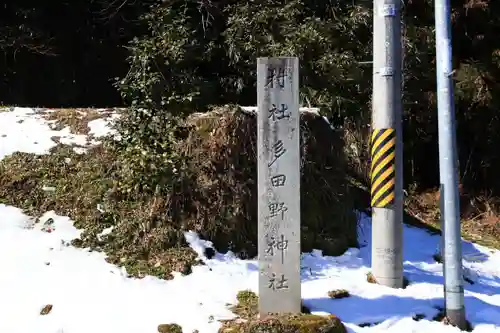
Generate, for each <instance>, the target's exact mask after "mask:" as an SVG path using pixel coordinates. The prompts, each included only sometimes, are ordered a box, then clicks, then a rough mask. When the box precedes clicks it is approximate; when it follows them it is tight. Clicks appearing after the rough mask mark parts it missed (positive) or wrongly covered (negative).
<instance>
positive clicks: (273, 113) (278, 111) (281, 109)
mask: <svg viewBox="0 0 500 333" xmlns="http://www.w3.org/2000/svg"><path fill="white" fill-rule="evenodd" d="M287 111H288V106H287V105H286V104H283V103H281V104H280V106H276V104H272V107H271V110H269V116H268V118H272V119H273V121H276V120H281V119H285V118H286V119H288V118H290V112H287Z"/></svg>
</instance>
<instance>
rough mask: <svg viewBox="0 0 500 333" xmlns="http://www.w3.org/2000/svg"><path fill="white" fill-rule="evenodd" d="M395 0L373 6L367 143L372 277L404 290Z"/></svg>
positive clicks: (399, 63) (377, 0) (397, 0)
mask: <svg viewBox="0 0 500 333" xmlns="http://www.w3.org/2000/svg"><path fill="white" fill-rule="evenodd" d="M401 59H402V43H401V3H400V0H374V1H373V100H372V103H373V104H372V130H373V132H372V137H371V145H370V146H371V159H372V165H371V172H370V173H371V183H372V184H371V206H372V274H373V276H374V278H375V280H376V281H377V283H379V284H381V285H385V286H388V287H393V288H402V287H403V255H402V228H403V226H402V223H403V173H402V167H403V165H402V163H403V159H402V157H403V151H402V148H403V147H402V145H403V141H402V124H401V90H402V88H401V83H402V74H401V72H402V60H401Z"/></svg>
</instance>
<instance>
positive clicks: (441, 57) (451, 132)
mask: <svg viewBox="0 0 500 333" xmlns="http://www.w3.org/2000/svg"><path fill="white" fill-rule="evenodd" d="M434 3H435V16H436V78H437V95H438V96H437V97H438V126H439V178H440V181H441V193H440V197H441V200H442V205H441V207H442V210H441V216H442V219H443V226H444V231H443V234H442V237H444V241H443V245H444V256H443V267H444V278H445V282H444V285H445V286H444V290H445V303H446V316H447V318H448V320H449V321H450V324H452V325H454V326H458V327H459V328H460V329H465V326H466V320H465V306H464V288H463V275H462V274H463V273H462V240H461V233H460V207H459V194H458V161H457V147H456V133H455V110H454V101H453V82H452V61H451V28H450V26H451V12H450V3H449V0H435V2H434Z"/></svg>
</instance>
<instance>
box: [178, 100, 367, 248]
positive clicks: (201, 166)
mask: <svg viewBox="0 0 500 333" xmlns="http://www.w3.org/2000/svg"><path fill="white" fill-rule="evenodd" d="M256 121H257V120H256V115H255V114H253V113H246V112H243V111H241V110H239V109H238V108H232V107H224V108H220V109H216V110H214V111H212V112H209V113H206V114H196V115H193V116H192V117H191V118H190V119H189V120H188V124H189V125H190V126H192V127H191V129H190V131H189V134H188V137H187V139H186V140H185V141H184V144H183V145H182V147H181V151H182V152H183V154H185V155H186V156H187V157H188V160H190V161H191V162H190V167H189V168H190V169H191V170H193V174H194V177H195V179H194V184H192V185H191V189H192V190H191V191H190V195H191V197H190V200H191V201H192V202H193V205H194V207H193V208H192V210H193V211H195V212H196V215H194V214H193V215H191V216H188V219H189V218H191V219H193V221H192V222H189V221H188V223H189V224H191V225H195V226H196V228H195V230H196V231H200V232H201V233H202V234H203V236H205V237H206V238H207V239H211V240H218V239H221V240H223V241H220V242H218V243H219V244H220V245H221V246H223V248H222V249H221V250H222V251H224V250H226V248H224V246H225V245H224V244H228V243H229V242H232V243H233V244H235V245H236V246H237V248H233V249H232V250H233V251H235V252H237V253H240V254H241V252H244V253H246V254H247V255H248V256H250V257H253V256H255V255H256V254H257V163H256V159H257V158H256V150H257V143H256V141H257V135H256V133H257V129H256V126H257V123H256ZM300 163H301V184H300V189H301V226H302V234H301V246H302V250H303V251H306V252H307V251H311V250H312V249H313V248H321V249H323V250H324V253H325V254H329V255H339V254H341V253H343V252H344V251H345V250H346V249H347V248H348V247H350V246H356V245H357V236H356V217H355V215H354V214H353V211H352V209H353V200H352V193H351V191H350V187H349V183H348V180H347V177H346V168H347V164H346V161H345V160H344V155H343V151H342V140H341V138H340V137H339V136H336V135H335V134H334V133H332V131H331V129H330V127H329V125H328V124H327V123H326V122H325V121H324V120H323V119H322V117H320V116H318V115H315V114H313V113H309V112H307V113H302V114H301V162H300ZM214 218H215V219H216V220H219V221H221V222H220V224H221V225H224V228H218V229H216V230H213V229H212V228H211V226H212V225H213V224H212V223H211V220H212V219H214ZM194 220H196V222H197V223H198V224H195V223H194ZM223 237H227V238H226V239H223ZM238 247H239V248H238Z"/></svg>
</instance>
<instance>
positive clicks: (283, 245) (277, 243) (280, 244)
mask: <svg viewBox="0 0 500 333" xmlns="http://www.w3.org/2000/svg"><path fill="white" fill-rule="evenodd" d="M287 248H288V240H286V239H285V235H283V234H282V235H281V236H280V238H278V239H276V237H274V236H271V237H270V238H268V240H267V249H266V254H269V255H271V256H274V250H275V249H276V250H278V251H279V252H280V253H281V263H283V262H284V261H285V250H286V249H287Z"/></svg>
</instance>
